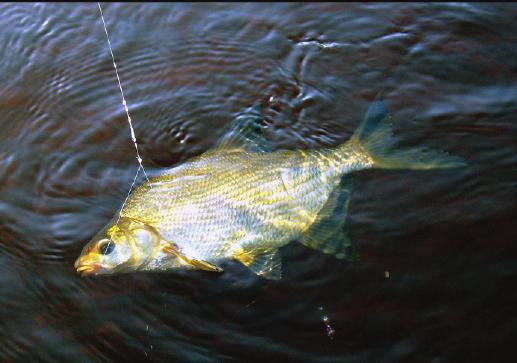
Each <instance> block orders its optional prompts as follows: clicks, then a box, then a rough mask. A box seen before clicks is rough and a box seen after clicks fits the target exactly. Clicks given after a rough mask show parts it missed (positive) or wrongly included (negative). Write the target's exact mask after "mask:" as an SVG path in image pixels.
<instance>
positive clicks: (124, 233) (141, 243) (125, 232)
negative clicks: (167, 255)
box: [106, 217, 161, 272]
mask: <svg viewBox="0 0 517 363" xmlns="http://www.w3.org/2000/svg"><path fill="white" fill-rule="evenodd" d="M106 235H107V237H108V238H109V239H110V240H111V241H113V243H115V246H116V247H115V249H114V251H113V252H114V254H113V257H114V258H116V256H117V254H116V252H117V248H118V247H119V245H120V247H122V248H124V247H126V248H128V249H129V251H130V254H129V258H128V259H126V260H125V261H120V263H119V264H117V265H116V266H114V267H113V270H114V271H121V272H122V271H130V270H138V269H140V268H142V267H144V266H145V265H147V264H148V263H149V262H150V261H151V260H152V259H153V257H154V256H155V254H156V252H157V251H158V250H159V247H160V240H161V236H160V233H159V232H158V231H157V230H156V229H155V228H154V227H151V226H149V225H148V224H145V223H143V222H141V221H138V220H135V219H132V218H127V217H122V218H120V220H119V221H118V223H117V224H115V225H114V226H112V227H110V228H109V229H108V230H107V231H106Z"/></svg>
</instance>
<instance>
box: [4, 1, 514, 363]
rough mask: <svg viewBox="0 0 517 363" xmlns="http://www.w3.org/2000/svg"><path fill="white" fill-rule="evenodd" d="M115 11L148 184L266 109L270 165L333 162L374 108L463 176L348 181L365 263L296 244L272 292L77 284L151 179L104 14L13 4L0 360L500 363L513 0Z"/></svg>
mask: <svg viewBox="0 0 517 363" xmlns="http://www.w3.org/2000/svg"><path fill="white" fill-rule="evenodd" d="M103 9H104V16H105V18H106V24H107V27H108V31H109V33H110V38H111V42H112V45H113V51H114V54H115V57H116V60H117V65H118V69H119V72H120V77H121V80H122V86H123V88H124V93H125V96H126V99H127V102H128V105H129V110H130V113H131V116H132V119H133V123H134V127H135V131H136V135H137V138H138V141H139V146H140V150H141V154H142V157H143V160H144V165H145V166H146V168H147V169H148V170H156V169H158V168H160V167H170V166H173V165H176V164H178V163H181V162H183V161H185V160H187V159H188V158H190V157H193V156H196V155H199V154H200V153H202V152H204V151H205V150H207V149H208V148H209V147H210V146H212V145H213V144H214V143H215V142H216V140H217V139H218V137H220V136H221V135H222V134H223V133H224V129H225V128H226V127H227V126H228V125H229V124H230V122H231V121H232V119H233V118H234V117H235V115H236V113H237V112H238V111H239V110H241V109H243V108H244V107H248V106H249V105H251V104H252V103H253V102H255V101H256V100H262V101H263V102H264V103H265V104H266V105H267V107H266V109H265V115H264V117H265V118H266V121H267V123H268V125H269V127H268V128H267V129H266V133H267V136H268V138H269V140H270V141H271V144H272V146H273V148H274V149H302V148H305V149H307V148H313V147H324V146H334V145H337V144H339V143H341V142H344V141H345V140H346V139H347V138H348V137H350V135H351V134H352V133H353V131H354V129H355V127H356V126H357V125H358V123H359V121H360V120H361V118H362V116H363V114H364V113H365V111H366V109H367V108H368V106H369V104H370V103H371V102H372V100H373V99H374V97H375V96H376V95H377V94H378V93H379V92H380V91H383V92H384V98H385V101H386V104H387V106H388V107H389V109H390V110H391V113H392V115H393V118H394V128H395V133H396V134H397V136H398V137H399V138H400V140H401V142H402V143H403V144H405V145H406V146H412V145H422V144H425V145H427V146H429V147H433V148H437V149H441V150H444V151H448V152H450V153H452V154H454V155H458V156H461V157H463V158H465V159H466V160H467V161H468V163H469V166H468V167H467V168H463V169H456V170H435V171H424V172H423V171H393V170H369V171H364V172H359V173H356V174H355V175H354V179H355V186H356V187H355V191H354V194H353V195H352V199H351V204H350V217H349V221H348V222H349V223H348V226H349V229H350V234H351V236H352V238H353V239H354V241H355V242H356V243H357V247H358V251H359V255H360V260H359V261H356V262H346V261H340V260H336V259H334V258H333V257H331V256H327V255H324V254H322V253H320V252H318V251H314V250H310V249H307V248H305V247H303V246H301V245H300V244H298V243H292V244H290V245H288V246H286V247H284V248H282V250H281V254H282V257H283V261H284V274H283V278H282V280H280V281H277V282H272V281H265V280H262V279H260V278H259V277H257V276H255V275H253V274H252V273H251V272H250V271H248V270H247V269H246V268H244V267H243V266H241V265H239V264H238V263H233V262H232V263H228V264H227V265H225V271H226V272H225V273H224V274H222V275H219V274H210V273H205V272H197V271H189V272H177V273H167V274H145V273H133V274H126V275H112V276H100V277H91V278H81V277H80V276H78V275H77V274H76V273H75V271H74V268H73V262H74V260H75V258H76V257H77V256H78V254H79V252H80V250H81V248H82V247H83V245H84V244H85V243H86V242H88V241H89V239H90V238H91V237H92V236H93V235H94V234H95V233H96V232H97V231H98V230H99V229H100V228H101V227H102V226H104V225H105V223H106V222H107V221H108V220H109V219H110V218H111V217H112V216H113V214H114V213H115V211H116V210H117V209H118V208H119V207H120V205H121V203H122V201H123V200H124V198H125V196H126V194H127V191H128V188H129V186H130V185H131V182H132V180H133V177H134V175H135V172H136V169H137V167H138V163H137V162H136V160H135V153H134V149H133V144H132V143H131V141H130V133H129V128H128V126H127V119H126V114H125V111H124V109H123V107H122V104H121V98H120V93H119V89H118V85H117V83H116V78H115V74H114V70H113V66H112V62H111V56H110V54H109V50H108V48H107V42H106V38H105V33H104V29H103V27H102V22H101V19H100V14H99V10H98V7H97V5H96V4H95V3H90V4H80V5H78V4H29V3H24V4H2V5H1V6H0V25H1V28H2V33H1V34H0V53H1V54H0V55H1V57H0V59H1V61H0V79H1V83H0V84H1V86H0V128H1V130H2V132H1V133H0V263H1V266H2V274H1V275H0V289H1V294H0V320H1V321H2V323H3V324H2V326H3V328H2V332H3V339H2V344H0V360H1V361H7V362H10V361H49V362H50V361H81V362H97V361H128V360H141V361H144V360H149V361H190V362H221V361H225V362H226V361H249V362H253V361H261V362H262V361H277V362H280V361H282V362H285V361H292V362H378V361H383V362H400V361H408V362H415V361H432V362H458V361H469V362H472V361H510V357H511V355H512V353H513V351H514V349H513V346H512V345H513V343H514V340H515V336H516V334H517V319H516V318H515V313H514V309H515V306H517V305H516V304H517V293H516V289H515V278H516V277H517V260H516V256H517V250H516V243H517V227H516V226H515V216H516V213H515V210H516V208H515V205H516V200H517V179H516V176H517V174H516V172H515V170H517V157H516V155H517V127H516V123H515V115H516V111H517V106H516V105H517V103H516V100H517V83H516V80H517V50H516V48H515V44H517V31H516V30H515V29H516V28H515V22H516V21H517V7H516V6H515V5H514V4H495V5H492V4H477V3H476V4H458V3H455V4H421V3H420V4H384V3H381V4H375V3H368V4H346V3H344V4H339V3H325V4H310V3H305V4H294V3H280V4H254V3H252V4H215V3H210V4H162V3H159V4H145V5H139V4H112V3H109V4H104V5H103ZM329 327H330V328H329ZM329 329H331V330H334V333H332V332H331V331H330V333H329ZM327 333H329V334H327Z"/></svg>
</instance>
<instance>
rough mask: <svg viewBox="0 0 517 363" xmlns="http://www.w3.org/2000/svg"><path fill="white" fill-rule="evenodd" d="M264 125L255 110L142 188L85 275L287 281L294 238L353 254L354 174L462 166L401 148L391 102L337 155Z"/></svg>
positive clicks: (378, 105) (98, 242) (379, 105)
mask: <svg viewBox="0 0 517 363" xmlns="http://www.w3.org/2000/svg"><path fill="white" fill-rule="evenodd" d="M260 120H261V117H260V113H259V112H258V110H257V108H256V107H255V108H250V109H248V110H247V111H246V112H244V113H243V114H241V115H240V116H239V117H237V119H236V120H235V121H234V123H233V125H232V127H231V129H230V131H229V132H228V133H226V134H225V135H224V136H223V138H222V139H221V140H220V141H219V142H218V144H217V145H216V146H215V147H214V148H213V149H211V150H209V151H207V152H206V153H204V154H202V155H200V156H198V157H195V158H193V159H191V160H189V161H187V162H185V163H183V164H181V165H179V166H176V167H173V168H171V169H168V170H166V171H164V172H162V173H161V174H159V175H157V176H155V177H153V178H151V179H150V180H149V181H146V182H144V183H142V184H141V185H140V186H139V187H138V188H136V189H135V190H134V191H133V193H131V195H130V196H129V197H128V199H127V201H126V203H125V204H124V205H123V206H122V208H121V209H120V211H119V212H118V213H117V215H116V216H115V217H114V219H113V220H112V221H111V222H110V223H108V225H107V226H106V227H105V228H104V229H103V230H101V231H100V232H99V234H98V235H97V236H96V237H94V239H93V240H92V241H91V242H90V243H89V244H88V245H87V246H86V247H85V248H84V249H83V252H82V254H81V256H80V257H79V259H78V260H77V262H76V267H77V269H78V271H79V272H81V273H85V274H88V273H113V272H128V271H134V270H142V271H166V270H171V269H177V268H197V269H202V270H208V271H222V268H221V267H220V266H221V264H222V262H223V261H225V260H232V259H233V260H237V261H240V262H241V263H243V264H244V265H245V266H247V267H249V268H250V269H251V270H252V271H253V272H255V273H256V274H258V275H261V276H263V277H265V278H269V279H278V278H280V276H281V260H280V257H279V253H278V249H279V248H280V247H282V246H284V245H286V244H287V243H289V242H290V241H292V240H299V241H300V242H302V243H303V244H304V245H306V246H309V247H313V248H317V249H320V250H322V251H323V252H325V253H329V254H332V255H334V256H336V257H338V258H347V257H348V258H352V257H353V252H352V251H351V248H352V246H353V244H352V243H351V241H350V239H349V238H348V237H347V234H346V233H345V231H344V228H343V227H344V221H345V218H346V213H347V209H348V201H349V197H350V193H351V190H352V187H351V183H350V178H349V177H348V174H350V173H352V172H354V171H358V170H361V169H367V168H372V167H381V168H383V167H384V168H411V169H430V168H448V167H457V166H460V165H462V162H461V161H460V160H459V159H458V158H455V157H451V156H448V155H444V154H442V153H440V152H428V153H427V154H425V153H422V150H420V149H418V150H413V151H407V150H406V151H400V150H397V151H395V150H394V149H393V141H392V139H391V133H390V131H391V126H390V124H389V115H388V113H387V110H386V108H385V106H384V103H383V102H382V100H377V101H376V102H374V104H373V105H372V106H371V107H370V110H369V111H368V113H367V115H366V117H365V119H364V120H363V122H362V124H361V125H360V127H359V128H358V130H357V131H356V133H355V134H354V136H353V137H352V138H351V139H350V140H349V141H348V142H346V143H344V144H342V145H340V146H337V147H334V148H324V149H318V150H305V151H304V150H297V151H294V150H286V151H271V150H270V149H269V147H268V145H267V142H266V141H265V139H264V136H263V134H262V128H261V127H260V126H259V125H258V123H259V121H260ZM415 157H417V158H415Z"/></svg>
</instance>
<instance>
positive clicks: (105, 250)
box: [99, 239, 115, 255]
mask: <svg viewBox="0 0 517 363" xmlns="http://www.w3.org/2000/svg"><path fill="white" fill-rule="evenodd" d="M114 249H115V242H113V241H112V240H110V239H103V240H102V241H100V242H99V252H100V253H101V254H102V255H109V254H110V253H111V252H113V250H114Z"/></svg>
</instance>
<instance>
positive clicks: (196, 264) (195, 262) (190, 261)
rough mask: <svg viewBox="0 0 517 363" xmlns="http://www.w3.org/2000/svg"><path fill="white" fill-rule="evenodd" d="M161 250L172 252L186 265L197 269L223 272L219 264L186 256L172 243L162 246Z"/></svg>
mask: <svg viewBox="0 0 517 363" xmlns="http://www.w3.org/2000/svg"><path fill="white" fill-rule="evenodd" d="M162 251H163V252H164V253H168V254H172V255H174V256H176V257H178V258H180V259H181V260H182V261H183V262H185V263H186V264H187V265H189V266H192V267H193V268H196V269H198V270H203V271H211V272H223V271H224V270H223V269H222V268H220V267H219V266H216V265H214V264H212V263H210V262H207V261H203V260H199V259H197V258H194V257H188V256H186V255H185V254H183V253H181V251H180V250H179V249H178V247H177V246H176V245H175V244H173V243H169V244H168V245H166V246H164V247H163V248H162Z"/></svg>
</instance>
